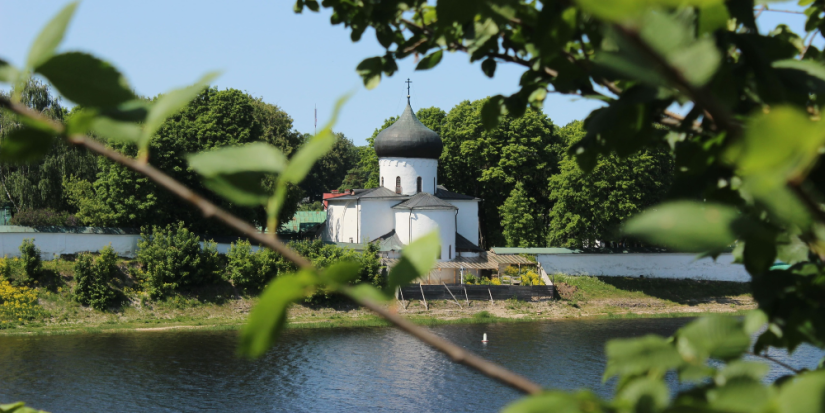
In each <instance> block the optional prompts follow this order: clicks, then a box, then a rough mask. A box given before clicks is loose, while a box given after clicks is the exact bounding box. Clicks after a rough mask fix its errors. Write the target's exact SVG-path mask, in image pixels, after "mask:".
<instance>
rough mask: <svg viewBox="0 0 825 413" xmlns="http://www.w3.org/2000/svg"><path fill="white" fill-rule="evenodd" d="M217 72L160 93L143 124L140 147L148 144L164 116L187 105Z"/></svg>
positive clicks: (161, 123)
mask: <svg viewBox="0 0 825 413" xmlns="http://www.w3.org/2000/svg"><path fill="white" fill-rule="evenodd" d="M218 74H219V73H218V72H210V73H207V74H206V75H204V76H203V77H202V78H200V80H198V81H197V82H196V83H195V84H194V85H191V86H187V87H184V88H180V89H175V90H172V91H170V92H167V93H165V94H163V95H161V96H160V97H159V98H158V99H157V100H156V101H155V103H154V104H153V105H152V108H151V109H150V110H149V114H148V115H147V117H146V123H145V124H144V126H143V136H142V137H141V142H140V146H141V149H143V148H146V147H147V146H148V145H149V140H150V139H151V138H152V135H154V134H155V132H157V131H158V129H160V127H161V125H163V122H164V121H166V118H168V117H170V116H172V115H174V114H175V113H177V112H178V111H180V110H181V109H183V108H184V107H185V106H186V105H188V104H189V102H191V101H192V99H194V98H195V97H196V96H198V94H200V93H201V92H202V91H203V90H204V89H206V88H207V87H208V86H209V84H210V83H211V82H212V81H213V80H214V79H215V78H216V77H218Z"/></svg>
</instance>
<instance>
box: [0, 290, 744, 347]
mask: <svg viewBox="0 0 825 413" xmlns="http://www.w3.org/2000/svg"><path fill="white" fill-rule="evenodd" d="M555 279H556V284H557V286H558V290H559V294H560V297H558V299H556V300H545V301H533V302H524V301H517V300H513V299H510V300H504V301H500V300H499V301H495V302H490V301H469V302H467V301H458V302H455V301H452V300H449V301H447V300H439V301H428V302H427V305H426V306H425V305H424V303H423V302H420V301H412V302H403V303H402V302H397V301H396V302H394V303H392V304H391V305H390V307H391V309H392V310H393V311H397V312H398V313H399V314H402V315H404V316H406V317H408V318H410V319H411V320H412V321H414V322H415V323H417V324H421V325H441V324H469V323H497V322H533V321H542V320H558V319H577V318H658V317H692V316H698V315H702V314H707V313H731V314H739V313H743V312H745V311H747V310H750V309H753V308H755V307H756V304H755V302H754V301H753V298H752V296H751V295H750V292H749V286H748V285H747V284H740V283H730V282H718V281H691V280H657V279H643V278H630V277H627V278H620V277H619V278H617V277H581V276H575V277H574V276H563V275H556V276H555ZM38 293H39V295H40V299H39V302H40V303H41V305H42V306H43V308H44V309H45V310H46V311H47V312H48V314H49V316H48V317H47V318H45V319H43V320H42V321H38V322H30V323H26V324H23V325H18V326H15V327H12V328H7V329H2V330H0V336H2V335H23V334H25V335H30V334H35V335H41V334H43V335H51V334H77V333H103V332H127V331H131V332H152V331H166V330H187V329H207V330H234V329H239V328H240V327H241V326H242V325H243V323H244V321H245V319H246V317H247V315H248V313H249V311H250V310H251V309H252V308H253V307H254V305H255V303H256V302H257V298H254V297H243V296H237V295H235V294H233V292H232V291H231V290H227V289H225V288H221V287H219V286H216V287H214V288H207V289H202V290H199V291H196V292H192V293H191V294H188V295H178V296H174V297H171V298H168V299H166V300H163V301H148V300H132V301H131V302H129V303H127V304H125V305H122V306H121V307H119V308H116V309H114V310H113V311H107V312H101V311H97V310H94V309H91V308H88V307H84V306H81V305H79V304H77V303H76V302H74V301H73V300H71V295H70V294H69V293H68V292H67V291H48V290H46V289H39V291H38ZM387 325H388V323H387V322H386V321H384V320H383V319H380V318H378V317H376V316H375V315H373V314H372V313H370V312H368V311H365V310H363V309H360V308H357V307H355V306H354V305H352V304H348V303H346V302H340V303H337V304H332V305H330V306H327V307H318V306H307V305H294V306H293V307H292V309H291V311H290V328H337V327H379V326H387Z"/></svg>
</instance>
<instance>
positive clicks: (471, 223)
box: [322, 98, 483, 281]
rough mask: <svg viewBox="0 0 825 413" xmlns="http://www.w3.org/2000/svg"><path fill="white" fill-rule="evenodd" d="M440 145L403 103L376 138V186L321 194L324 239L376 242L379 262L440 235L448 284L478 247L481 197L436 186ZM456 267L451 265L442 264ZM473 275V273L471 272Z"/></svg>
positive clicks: (441, 264)
mask: <svg viewBox="0 0 825 413" xmlns="http://www.w3.org/2000/svg"><path fill="white" fill-rule="evenodd" d="M442 149H443V144H442V142H441V138H440V137H439V136H438V134H437V133H435V132H434V131H432V130H430V129H429V128H427V127H426V126H424V124H422V123H421V121H419V120H418V118H416V116H415V114H414V113H413V110H412V107H411V106H410V103H409V98H408V100H407V107H406V109H404V113H403V114H401V117H400V118H399V119H398V120H397V121H396V122H395V123H393V124H392V126H390V127H388V128H387V129H384V130H383V131H381V132H380V133H379V134H378V136H377V137H376V138H375V153H376V154H377V155H378V159H379V165H380V186H379V187H378V188H371V189H354V190H349V191H345V192H341V193H337V192H333V193H328V194H324V203H325V204H326V208H327V221H326V223H325V226H324V229H323V232H322V237H323V239H324V240H325V241H330V242H335V243H338V244H344V245H346V244H364V243H367V242H378V243H379V245H380V250H381V254H382V257H384V258H388V259H393V258H397V257H398V256H399V253H400V250H401V249H403V248H404V246H405V245H407V244H409V243H410V242H412V241H414V240H415V239H416V238H418V237H421V236H422V235H425V234H428V233H430V232H432V231H438V233H439V235H440V237H441V256H440V257H439V261H440V263H439V264H440V270H441V269H447V270H448V271H446V273H445V275H444V277H446V278H449V280H450V281H452V280H453V278H454V273H455V271H454V270H457V269H459V268H460V269H461V270H462V271H464V268H465V265H463V264H462V261H466V263H467V265H466V267H467V269H470V268H471V267H470V265H469V264H470V261H478V258H476V259H475V260H467V258H474V257H479V254H480V253H481V254H483V252H482V250H481V249H480V248H479V247H478V245H479V216H478V203H479V201H481V200H480V199H479V198H476V197H474V196H470V195H463V194H458V193H455V192H451V191H449V190H447V188H445V187H444V186H441V185H439V182H438V158H439V157H440V156H441V151H442ZM448 262H454V264H453V265H445V264H448ZM473 272H476V271H473Z"/></svg>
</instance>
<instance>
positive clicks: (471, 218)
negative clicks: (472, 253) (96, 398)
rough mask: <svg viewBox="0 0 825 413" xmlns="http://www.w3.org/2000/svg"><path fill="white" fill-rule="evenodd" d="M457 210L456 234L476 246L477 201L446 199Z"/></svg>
mask: <svg viewBox="0 0 825 413" xmlns="http://www.w3.org/2000/svg"><path fill="white" fill-rule="evenodd" d="M446 201H447V202H449V203H451V204H453V205H455V207H456V208H458V226H457V227H456V230H457V231H456V232H458V233H459V234H461V236H462V237H464V238H467V239H468V240H470V241H471V242H472V243H473V244H475V245H478V201H475V200H454V199H447V200H446Z"/></svg>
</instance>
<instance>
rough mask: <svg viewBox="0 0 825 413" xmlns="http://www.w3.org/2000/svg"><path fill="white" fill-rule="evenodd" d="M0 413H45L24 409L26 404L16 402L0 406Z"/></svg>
mask: <svg viewBox="0 0 825 413" xmlns="http://www.w3.org/2000/svg"><path fill="white" fill-rule="evenodd" d="M0 413H46V412H45V411H43V410H35V409H32V408H31V407H26V403H23V402H17V403H10V404H0Z"/></svg>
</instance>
